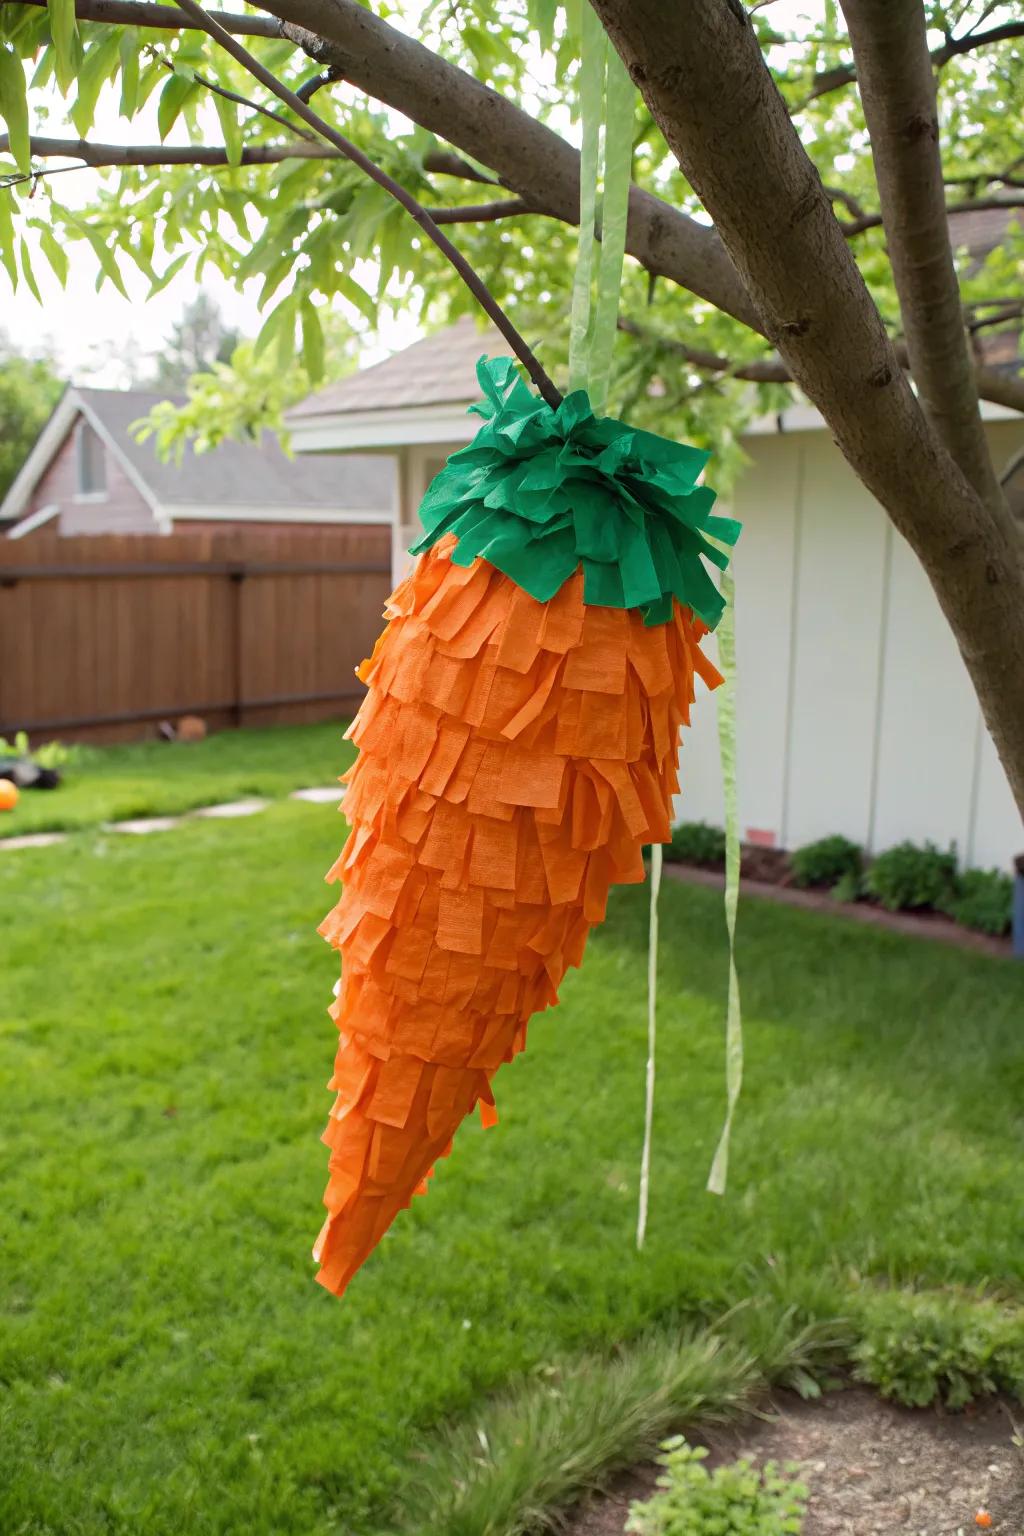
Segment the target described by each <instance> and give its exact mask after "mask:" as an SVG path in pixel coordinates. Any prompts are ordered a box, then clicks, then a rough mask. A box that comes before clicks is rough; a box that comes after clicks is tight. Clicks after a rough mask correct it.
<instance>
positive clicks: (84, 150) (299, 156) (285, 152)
mask: <svg viewBox="0 0 1024 1536" xmlns="http://www.w3.org/2000/svg"><path fill="white" fill-rule="evenodd" d="M30 150H31V154H32V158H33V160H46V159H61V160H64V159H67V160H81V162H82V165H81V167H77V169H84V168H85V167H92V168H93V169H97V170H102V169H104V168H106V167H109V166H117V165H210V166H221V165H228V164H230V162H229V160H228V152H227V150H226V149H224V148H223V147H222V146H221V145H219V144H90V143H88V142H87V141H86V140H85V139H48V138H42V137H40V136H39V135H38V134H33V135H32V138H31V140H30ZM9 153H10V141H9V139H8V136H7V134H6V133H0V154H9ZM341 158H342V156H341V155H340V154H339V153H338V151H337V150H336V149H332V147H331V146H330V145H329V144H323V143H321V142H319V141H311V140H309V139H297V140H293V141H292V142H290V143H288V144H254V145H253V146H252V147H251V148H249V149H243V150H242V164H243V165H276V164H277V163H278V162H279V161H281V160H340V159H341ZM68 169H71V167H68Z"/></svg>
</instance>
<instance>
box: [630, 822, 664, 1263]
mask: <svg viewBox="0 0 1024 1536" xmlns="http://www.w3.org/2000/svg"><path fill="white" fill-rule="evenodd" d="M662 860H663V854H662V851H661V844H660V843H652V844H651V901H650V908H649V915H648V920H647V1072H646V1076H645V1080H644V1146H643V1152H642V1153H641V1156H640V1199H639V1201H638V1205H637V1217H636V1246H637V1248H642V1247H643V1245H644V1238H645V1237H646V1235H647V1205H648V1200H649V1197H650V1191H651V1140H652V1134H653V1129H654V1052H655V1047H656V1045H657V1021H658V892H659V891H660V890H661V868H662Z"/></svg>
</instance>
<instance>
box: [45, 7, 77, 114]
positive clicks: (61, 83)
mask: <svg viewBox="0 0 1024 1536" xmlns="http://www.w3.org/2000/svg"><path fill="white" fill-rule="evenodd" d="M47 10H48V11H49V15H50V36H51V37H52V38H53V51H54V55H55V59H54V63H55V69H56V75H57V85H58V88H59V89H60V93H61V95H62V96H66V95H67V93H68V90H69V88H70V86H71V84H72V81H73V80H74V78H75V74H76V72H77V70H78V67H79V64H80V62H81V57H82V45H81V41H80V39H79V36H78V19H77V17H76V16H75V0H47Z"/></svg>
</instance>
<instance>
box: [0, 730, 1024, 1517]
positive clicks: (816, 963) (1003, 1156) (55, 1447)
mask: <svg viewBox="0 0 1024 1536" xmlns="http://www.w3.org/2000/svg"><path fill="white" fill-rule="evenodd" d="M299 734H300V733H292V732H288V733H281V735H282V740H281V748H282V750H281V752H280V754H278V767H277V771H278V772H280V773H285V772H286V770H285V769H283V768H281V766H280V758H282V757H283V758H287V759H289V760H290V759H291V757H292V756H293V755H294V754H293V752H292V750H291V748H290V746H289V744H290V743H294V742H295V741H296V740H298V739H299ZM247 739H249V740H253V739H254V738H247ZM310 740H311V741H313V740H316V741H317V742H318V745H317V747H316V750H315V751H313V750H312V748H311V751H310V753H309V757H310V759H311V760H312V761H311V763H310V765H309V768H308V772H304V773H302V774H301V775H299V776H298V777H297V778H296V780H295V782H298V780H299V778H303V779H306V780H312V781H317V780H325V779H329V777H330V772H331V770H332V769H334V770H336V769H337V767H338V766H339V761H338V758H339V753H338V752H337V750H336V742H335V748H332V751H333V759H332V760H331V761H328V760H327V758H328V757H329V756H330V754H329V753H325V751H324V746H323V742H321V741H320V740H319V738H318V736H317V734H316V733H315V732H314V733H311V735H310ZM231 745H232V746H234V745H237V741H236V740H232V742H231ZM215 748H216V742H212V743H210V744H209V749H208V750H209V751H211V752H213V751H214V749H215ZM225 750H226V749H225ZM153 751H154V754H155V755H156V756H157V757H159V758H160V760H161V761H162V760H164V758H163V757H162V756H161V754H166V751H167V749H165V748H154V749H153ZM300 755H301V754H300ZM168 760H169V759H168ZM193 760H194V761H198V759H193ZM233 771H236V772H238V774H239V781H238V786H237V787H238V789H239V790H242V789H250V788H255V787H257V786H258V784H260V783H263V782H265V781H264V780H262V779H260V777H259V775H260V774H261V773H262V772H263V771H264V769H263V768H259V769H257V768H256V767H254V768H253V771H252V773H251V774H250V775H249V776H248V777H246V776H245V775H244V772H243V769H242V767H241V765H240V763H238V762H236V767H235V769H234V770H233ZM243 779H244V782H243ZM153 808H154V809H156V808H157V806H156V805H154V806H153ZM104 814H108V813H106V812H104ZM341 832H342V826H341V823H340V820H339V818H338V817H337V815H336V813H335V812H334V811H333V809H332V808H331V807H329V806H327V807H325V806H310V805H303V804H297V803H294V802H285V803H281V804H278V805H275V806H273V807H272V808H270V809H269V810H267V811H265V812H263V813H262V814H261V815H259V816H256V817H253V818H252V819H251V820H248V821H244V822H238V823H234V824H230V825H226V824H215V823H203V822H191V823H189V824H187V825H186V826H184V827H181V828H178V829H176V830H174V831H173V832H168V833H164V834H155V835H153V836H151V837H149V838H147V839H144V840H135V839H122V838H118V837H114V836H107V835H104V834H101V833H91V834H84V835H83V836H81V837H79V838H77V839H75V840H74V841H73V842H72V843H70V844H68V845H65V846H64V847H59V848H53V849H47V850H39V851H33V852H26V853H10V854H6V855H4V856H3V857H2V858H0V896H2V900H3V911H4V914H5V931H4V944H3V957H4V966H3V975H4V985H3V988H2V990H0V1075H2V1079H3V1116H2V1123H0V1211H2V1216H0V1531H2V1532H3V1533H4V1536H43V1533H46V1536H238V1533H242V1532H244V1533H245V1536H327V1533H329V1532H330V1533H333V1536H369V1533H375V1532H388V1531H392V1530H393V1529H394V1524H393V1519H392V1515H391V1514H390V1511H392V1510H393V1508H394V1501H395V1499H396V1498H397V1497H398V1495H399V1494H400V1493H401V1492H402V1489H403V1487H404V1486H405V1484H406V1482H407V1480H408V1478H409V1477H410V1475H411V1473H413V1472H414V1471H415V1470H416V1468H417V1466H418V1465H419V1461H418V1458H419V1457H420V1455H421V1453H422V1451H423V1450H424V1448H425V1447H427V1446H429V1444H430V1443H431V1434H432V1430H433V1429H434V1427H436V1426H438V1425H439V1424H440V1423H441V1422H443V1421H445V1420H447V1419H451V1420H454V1421H456V1422H458V1421H459V1420H462V1419H465V1418H467V1417H470V1418H471V1417H472V1413H473V1410H474V1408H475V1407H477V1406H478V1405H479V1404H480V1403H481V1402H482V1400H483V1399H484V1397H485V1395H486V1394H488V1393H490V1392H491V1391H492V1390H494V1389H496V1388H498V1387H499V1386H501V1385H502V1384H503V1383H505V1382H507V1381H509V1380H510V1379H512V1378H514V1377H515V1376H517V1375H518V1374H519V1373H528V1372H542V1371H543V1370H544V1368H545V1367H546V1366H547V1365H549V1364H550V1363H551V1362H552V1361H554V1360H558V1359H560V1358H562V1357H564V1356H566V1355H571V1354H573V1353H574V1352H576V1351H579V1350H581V1349H585V1348H596V1349H598V1350H600V1349H607V1348H610V1347H612V1345H613V1344H614V1342H615V1341H617V1340H621V1339H628V1338H631V1337H634V1336H636V1335H638V1334H640V1333H642V1332H643V1331H644V1330H645V1329H646V1328H647V1327H649V1326H650V1325H652V1324H659V1323H661V1324H672V1323H673V1322H675V1321H677V1320H680V1319H683V1318H685V1317H688V1316H694V1315H700V1316H713V1315H716V1314H717V1313H719V1312H720V1311H721V1310H722V1309H724V1308H725V1307H727V1306H728V1305H730V1304H732V1303H733V1302H735V1301H736V1300H737V1299H739V1298H741V1297H744V1296H748V1295H751V1294H758V1293H761V1292H764V1291H772V1292H773V1293H774V1294H777V1295H781V1296H784V1297H786V1298H789V1299H796V1300H799V1301H800V1302H801V1303H802V1304H803V1305H804V1306H805V1307H806V1308H807V1309H808V1310H809V1311H810V1312H812V1313H816V1314H817V1315H820V1316H828V1315H836V1314H839V1313H841V1312H842V1311H843V1310H844V1308H845V1307H846V1305H847V1303H848V1301H849V1299H850V1294H851V1287H853V1286H854V1285H856V1284H858V1283H863V1282H864V1281H865V1280H871V1279H877V1280H889V1279H893V1280H896V1281H900V1282H913V1281H918V1282H921V1283H927V1284H945V1283H949V1282H962V1283H964V1284H969V1285H974V1284H977V1283H980V1282H984V1281H988V1282H993V1283H996V1284H997V1285H998V1286H999V1287H1000V1288H1002V1289H1003V1290H1005V1291H1006V1292H1007V1293H1009V1294H1010V1295H1014V1296H1017V1297H1018V1298H1020V1297H1022V1296H1024V1235H1022V1234H1024V1221H1022V1217H1024V1182H1022V1179H1021V1174H1020V1167H1021V1162H1020V1154H1021V1137H1022V1131H1024V967H1018V966H1015V965H1014V964H1013V962H1009V961H1001V960H993V959H989V958H987V957H984V956H977V955H972V954H969V953H963V952H960V951H957V950H954V949H947V948H945V947H942V946H939V945H935V944H930V943H926V942H922V941H915V940H911V939H905V938H901V937H898V936H893V935H889V934H886V933H880V932H876V931H874V930H871V929H865V928H862V927H860V926H858V925H854V924H851V923H847V922H844V921H843V920H842V919H841V918H836V917H830V916H823V915H817V914H814V913H805V912H800V911H793V910H790V909H787V908H782V907H776V906H773V905H770V904H768V903H760V902H749V903H745V904H744V905H743V907H742V908H741V914H740V937H739V945H740V952H739V960H740V965H741V970H742V983H743V988H744V1011H745V1024H746V1041H747V1075H746V1086H745V1089H744V1096H743V1099H742V1102H741V1107H740V1112H739V1115H738V1119H737V1124H736V1129H735V1135H734V1142H733V1157H732V1169H731V1182H730V1188H729V1191H728V1193H727V1195H726V1197H725V1198H724V1199H716V1198H714V1197H711V1196H709V1195H707V1194H706V1193H705V1192H704V1182H705V1179H706V1176H707V1171H708V1166H709V1163H710V1159H711V1155H712V1152H713V1149H714V1145H715V1141H716V1138H717V1135H718V1131H719V1127H720V1123H721V1116H722V1111H723V1107H724V1106H723V1098H724V1093H723V1042H722V1014H723V999H724V983H725V954H724V947H723V923H722V915H721V897H720V895H718V894H716V893H715V892H711V891H706V890H703V889H696V888H691V887H687V886H684V885H680V884H677V883H675V882H671V881H670V882H667V884H666V887H665V889H664V892H663V909H662V932H663V935H664V943H663V946H662V972H661V993H660V999H661V1006H660V1040H659V1050H660V1058H659V1075H658V1096H657V1117H656V1124H655V1152H654V1170H653V1191H652V1200H651V1215H650V1226H649V1232H648V1240H647V1246H646V1248H645V1250H644V1252H643V1254H641V1255H638V1254H637V1253H636V1251H635V1248H634V1237H633V1234H634V1226H635V1219H636V1184H637V1166H638V1161H639V1151H640V1138H641V1129H642V1112H643V1076H644V1056H645V1028H646V1024H645V1001H644V975H645V934H646V893H645V892H644V891H642V890H637V889H633V890H630V891H627V892H622V893H619V894H618V895H617V896H616V897H615V899H614V900H613V903H612V906H611V911H610V917H609V921H608V923H607V925H606V927H605V928H604V929H603V930H602V931H601V932H600V933H599V934H598V935H597V936H596V937H595V939H594V940H593V941H592V944H591V948H590V952H589V954H588V957H587V964H586V967H585V969H584V971H582V972H581V973H579V974H574V975H572V976H571V977H570V979H569V980H568V982H567V984H566V986H565V988H564V1000H563V1003H562V1005H561V1006H560V1007H559V1009H558V1010H557V1011H556V1012H553V1013H550V1014H548V1015H547V1016H545V1017H542V1018H541V1019H539V1020H538V1021H537V1022H536V1023H535V1024H534V1026H533V1030H532V1038H531V1043H530V1048H529V1050H528V1051H527V1052H526V1054H525V1055H524V1056H523V1057H521V1058H520V1059H519V1060H518V1061H517V1062H515V1063H514V1064H513V1065H512V1066H510V1067H506V1068H504V1069H503V1070H502V1072H501V1073H500V1074H499V1077H498V1079H497V1082H496V1089H497V1099H498V1105H499V1109H500V1111H501V1117H502V1118H501V1124H500V1125H499V1126H498V1127H497V1128H496V1129H494V1130H490V1131H487V1132H483V1131H481V1129H480V1127H479V1125H478V1124H477V1123H476V1122H474V1123H473V1124H471V1125H467V1126H465V1127H464V1128H463V1130H462V1132H461V1133H460V1136H459V1139H458V1142H457V1145H456V1149H455V1153H454V1155H453V1156H452V1157H451V1158H450V1159H449V1160H448V1161H447V1162H446V1163H444V1164H443V1165H442V1166H441V1168H440V1170H439V1172H438V1175H437V1178H436V1179H435V1180H434V1182H433V1188H432V1192H431V1194H430V1196H429V1198H427V1199H426V1200H418V1201H416V1202H415V1204H414V1208H413V1209H412V1210H411V1211H410V1212H407V1213H405V1214H404V1215H403V1216H402V1217H401V1218H400V1219H399V1221H398V1223H397V1224H396V1226H395V1228H394V1229H393V1231H392V1232H391V1234H389V1236H388V1237H387V1238H386V1239H385V1241H384V1242H383V1244H382V1245H381V1248H380V1249H379V1250H378V1252H377V1254H376V1255H374V1256H373V1258H372V1259H371V1260H370V1262H369V1263H368V1264H367V1266H366V1267H365V1269H364V1270H363V1271H362V1272H361V1273H360V1275H358V1276H357V1277H356V1279H355V1281H354V1282H353V1284H352V1286H351V1288H350V1290H349V1292H348V1294H347V1296H346V1298H345V1300H344V1301H343V1302H341V1303H339V1302H337V1301H336V1300H335V1299H334V1298H332V1297H330V1296H328V1295H327V1294H326V1293H325V1292H323V1291H322V1290H321V1289H320V1288H319V1287H317V1286H315V1285H314V1284H313V1280H312V1264H311V1262H310V1260H309V1249H310V1246H311V1244H312V1241H313V1238H314V1236H315V1234H316V1231H317V1229H318V1226H319V1223H320V1207H319V1198H320V1193H321V1189H322V1186H323V1183H324V1176H325V1160H326V1153H325V1151H324V1149H323V1148H322V1147H321V1146H320V1144H319V1141H318V1136H319V1132H320V1129H321V1126H322V1123H323V1121H324V1118H325V1114H326V1111H327V1108H328V1104H329V1095H328V1094H327V1092H326V1090H325V1086H324V1085H325V1083H326V1080H327V1078H328V1076H329V1074H330V1070H331V1059H332V1055H333V1050H334V1027H333V1025H332V1023H331V1021H330V1019H329V1018H328V1017H327V1014H326V1011H325V1010H326V1006H327V1004H328V1002H329V1000H330V989H331V985H332V982H333V980H334V977H335V962H334V959H333V957H332V955H331V953H330V951H329V950H328V949H327V947H326V946H325V945H324V944H323V943H322V942H321V941H320V940H319V939H318V938H317V937H316V935H315V933H314V926H315V924H316V922H317V920H318V918H319V917H320V915H321V914H322V912H323V911H324V910H325V908H326V906H327V905H328V904H329V901H330V893H329V892H328V890H327V888H326V887H324V886H323V885H321V883H320V878H321V875H322V873H323V871H324V870H325V869H326V867H327V866H328V864H329V863H330V862H331V860H332V858H333V855H334V853H335V850H336V847H337V845H338V842H339V839H340V836H341Z"/></svg>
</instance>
